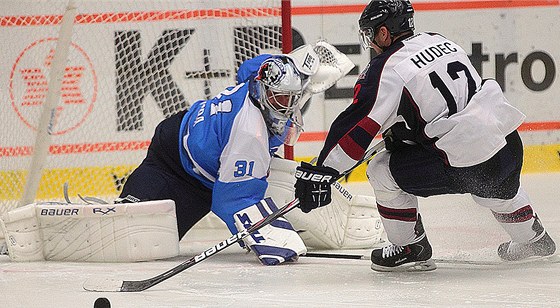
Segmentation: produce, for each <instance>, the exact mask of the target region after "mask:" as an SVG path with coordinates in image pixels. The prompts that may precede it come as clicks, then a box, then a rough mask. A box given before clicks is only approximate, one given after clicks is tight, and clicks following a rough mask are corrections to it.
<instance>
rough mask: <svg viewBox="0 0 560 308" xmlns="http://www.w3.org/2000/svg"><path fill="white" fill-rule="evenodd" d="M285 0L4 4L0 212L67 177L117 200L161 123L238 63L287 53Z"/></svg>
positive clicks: (56, 187)
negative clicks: (265, 54) (265, 55)
mask: <svg viewBox="0 0 560 308" xmlns="http://www.w3.org/2000/svg"><path fill="white" fill-rule="evenodd" d="M289 4H290V1H289V0H212V1H207V0H136V1H123V0H106V1H89V0H73V1H71V2H69V1H68V0H48V1H47V0H5V1H2V2H1V3H0V39H2V41H3V44H4V45H5V48H3V55H2V57H3V59H2V61H1V62H0V99H1V101H2V102H3V103H4V104H2V112H1V113H0V129H1V130H2V134H1V137H0V213H2V212H4V211H6V210H8V209H10V208H13V207H15V206H17V205H19V204H20V203H22V202H23V203H29V202H32V201H33V200H41V201H46V200H61V199H62V198H63V196H62V189H63V188H62V187H63V184H64V183H65V182H67V183H68V184H69V188H70V190H69V192H70V195H71V196H75V195H77V194H78V193H79V194H81V195H88V196H95V197H98V198H101V199H104V200H107V201H111V200H113V199H114V198H115V197H116V196H117V195H118V193H119V191H120V189H121V188H122V184H123V183H124V181H125V180H126V177H127V176H128V174H130V172H131V171H132V170H134V168H135V167H136V166H137V165H138V164H139V163H140V162H141V160H142V159H143V158H144V156H145V152H146V150H147V147H148V145H149V143H150V138H151V136H152V134H153V131H154V128H155V126H156V125H157V124H158V123H159V122H160V121H161V120H162V119H164V118H165V117H168V116H170V115H172V114H175V113H177V112H179V111H181V110H184V109H186V108H188V106H189V105H190V104H191V103H193V102H195V101H196V100H199V99H205V98H210V97H212V96H213V95H216V94H217V93H219V92H220V91H221V90H223V89H224V88H225V87H227V86H230V85H232V84H234V83H235V73H236V70H237V68H238V67H239V65H240V64H241V63H242V62H243V61H244V60H246V59H249V58H251V57H253V56H256V55H258V54H260V53H264V52H269V53H280V52H283V51H286V49H285V48H286V47H287V46H290V47H289V49H288V51H289V50H291V41H290V40H291V35H289V36H288V35H286V34H285V33H290V34H291V29H290V28H288V29H290V31H288V32H287V31H286V29H284V30H283V28H284V26H283V23H285V22H288V21H289V18H290V16H289V15H288V16H283V14H286V12H288V14H289V10H287V9H286V8H289ZM72 7H74V8H75V9H72ZM69 8H70V9H69ZM71 15H72V16H71ZM67 16H69V17H67ZM67 20H70V22H68V21H67ZM65 24H66V25H69V26H64V25H65ZM288 27H289V26H288ZM65 29H69V30H67V31H68V33H67V34H65ZM65 40H66V42H67V46H66V48H64V41H65ZM65 49H66V50H65ZM57 71H58V74H59V75H58V77H57ZM43 111H44V112H43ZM41 152H42V153H45V154H44V155H42V154H40V153H41Z"/></svg>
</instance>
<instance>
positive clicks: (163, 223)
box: [1, 200, 179, 262]
mask: <svg viewBox="0 0 560 308" xmlns="http://www.w3.org/2000/svg"><path fill="white" fill-rule="evenodd" d="M1 220H2V223H1V225H2V229H3V231H4V233H5V234H6V235H7V236H6V238H7V239H8V253H9V255H10V258H11V259H12V260H14V261H36V260H55V261H89V262H134V261H147V260H155V259H162V258H169V257H174V256H177V255H178V254H179V236H178V232H177V220H176V216H175V203H174V202H173V201H172V200H159V201H147V202H139V203H127V204H103V205H101V204H87V205H86V204H67V203H33V204H30V205H27V206H25V207H22V208H19V209H16V210H13V211H10V212H8V213H6V214H4V215H3V217H2V219H1Z"/></svg>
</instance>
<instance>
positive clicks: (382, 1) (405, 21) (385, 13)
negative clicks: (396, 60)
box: [358, 0, 414, 47]
mask: <svg viewBox="0 0 560 308" xmlns="http://www.w3.org/2000/svg"><path fill="white" fill-rule="evenodd" d="M413 16H414V9H413V8H412V4H411V3H410V1H408V0H404V1H403V0H373V1H371V2H370V3H369V4H368V5H367V6H366V7H365V9H364V11H363V12H362V15H361V16H360V19H359V20H358V25H359V26H360V37H361V39H362V44H363V45H364V47H369V42H372V41H373V37H374V36H375V33H376V31H377V29H378V28H379V27H381V26H383V25H385V26H386V27H387V29H389V32H390V33H391V34H392V35H395V34H399V33H402V32H405V31H411V30H414V18H413ZM366 44H367V45H366Z"/></svg>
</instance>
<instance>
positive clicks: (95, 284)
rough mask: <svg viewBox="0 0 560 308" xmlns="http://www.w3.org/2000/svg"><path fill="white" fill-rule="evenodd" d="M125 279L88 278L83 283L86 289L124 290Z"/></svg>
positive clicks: (94, 290) (103, 290)
mask: <svg viewBox="0 0 560 308" xmlns="http://www.w3.org/2000/svg"><path fill="white" fill-rule="evenodd" d="M123 284H124V281H122V280H115V279H107V278H103V279H88V280H87V281H86V282H84V284H83V286H82V287H83V288H84V290H86V291H91V292H122V291H123Z"/></svg>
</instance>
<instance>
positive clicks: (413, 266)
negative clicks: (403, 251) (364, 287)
mask: <svg viewBox="0 0 560 308" xmlns="http://www.w3.org/2000/svg"><path fill="white" fill-rule="evenodd" d="M436 268H437V266H436V263H435V262H434V260H432V259H429V260H426V261H417V262H414V263H407V264H403V265H399V266H395V267H387V266H381V265H377V264H374V263H372V264H371V269H372V270H374V271H377V272H427V271H433V270H435V269H436Z"/></svg>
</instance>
